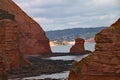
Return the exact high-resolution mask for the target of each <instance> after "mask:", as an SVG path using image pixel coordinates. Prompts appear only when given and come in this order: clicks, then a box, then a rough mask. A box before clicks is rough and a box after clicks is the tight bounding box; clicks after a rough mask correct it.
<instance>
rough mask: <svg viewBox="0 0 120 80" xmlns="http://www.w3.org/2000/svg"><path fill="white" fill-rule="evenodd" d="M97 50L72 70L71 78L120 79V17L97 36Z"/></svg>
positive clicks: (82, 79) (70, 79)
mask: <svg viewBox="0 0 120 80" xmlns="http://www.w3.org/2000/svg"><path fill="white" fill-rule="evenodd" d="M95 42H96V47H95V51H94V52H93V53H92V54H90V55H89V56H88V57H86V58H84V59H82V60H81V61H80V62H78V63H77V64H76V65H75V68H73V69H72V70H71V71H70V75H69V80H120V19H119V20H118V21H116V22H115V23H114V24H112V25H111V26H110V27H108V28H106V29H104V30H102V31H101V32H100V33H98V34H97V35H96V37H95Z"/></svg>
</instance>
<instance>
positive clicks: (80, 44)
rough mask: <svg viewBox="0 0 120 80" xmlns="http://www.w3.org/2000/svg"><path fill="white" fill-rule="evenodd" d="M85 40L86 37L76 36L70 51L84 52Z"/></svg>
mask: <svg viewBox="0 0 120 80" xmlns="http://www.w3.org/2000/svg"><path fill="white" fill-rule="evenodd" d="M84 42H85V40H84V39H82V38H76V39H75V44H74V45H73V46H72V47H71V48H70V52H71V53H84V52H85V48H84Z"/></svg>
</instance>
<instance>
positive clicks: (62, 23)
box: [13, 0, 120, 31]
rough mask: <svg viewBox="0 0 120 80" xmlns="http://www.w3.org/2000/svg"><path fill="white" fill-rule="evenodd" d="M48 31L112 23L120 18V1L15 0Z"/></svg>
mask: <svg viewBox="0 0 120 80" xmlns="http://www.w3.org/2000/svg"><path fill="white" fill-rule="evenodd" d="M13 1H14V2H15V3H16V4H18V5H19V6H20V7H21V8H22V9H23V10H24V11H25V12H26V13H27V14H28V15H29V16H30V17H32V18H33V19H34V20H35V21H37V22H38V23H39V24H40V25H41V27H42V28H43V29H44V30H45V31H49V30H62V29H69V28H88V27H101V26H109V25H111V24H112V23H113V22H115V21H116V20H117V19H118V18H120V0H13Z"/></svg>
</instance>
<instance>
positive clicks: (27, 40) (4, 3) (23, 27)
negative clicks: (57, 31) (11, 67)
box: [0, 0, 51, 55]
mask: <svg viewBox="0 0 120 80" xmlns="http://www.w3.org/2000/svg"><path fill="white" fill-rule="evenodd" d="M0 9H3V10H6V11H8V12H9V13H11V14H13V15H15V20H16V22H17V25H18V28H19V37H20V40H19V45H20V46H19V47H20V52H21V53H24V54H32V55H33V54H43V53H51V49H50V46H49V40H48V38H47V37H46V35H45V32H44V31H43V30H42V28H41V26H40V25H39V24H37V23H36V22H35V21H34V20H33V19H32V18H30V17H29V16H28V15H27V14H26V13H25V12H23V11H22V10H21V9H20V8H19V7H18V6H17V5H16V4H15V3H14V2H13V1H12V0H0Z"/></svg>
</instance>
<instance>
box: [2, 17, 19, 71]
mask: <svg viewBox="0 0 120 80" xmlns="http://www.w3.org/2000/svg"><path fill="white" fill-rule="evenodd" d="M0 52H1V54H2V55H3V56H4V57H3V59H6V60H7V61H6V62H7V63H8V65H9V68H11V69H12V68H18V67H19V66H20V60H19V51H18V27H17V24H16V23H15V22H13V21H12V20H9V19H4V20H0Z"/></svg>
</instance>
